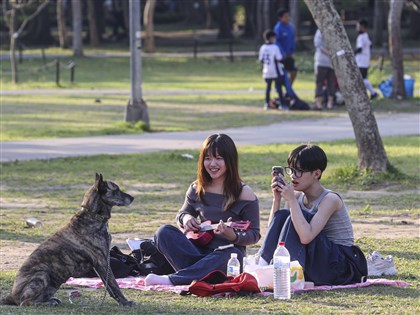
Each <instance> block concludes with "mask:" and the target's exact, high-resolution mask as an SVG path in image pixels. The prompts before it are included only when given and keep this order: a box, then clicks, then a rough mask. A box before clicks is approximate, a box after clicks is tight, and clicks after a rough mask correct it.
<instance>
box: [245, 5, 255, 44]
mask: <svg viewBox="0 0 420 315" xmlns="http://www.w3.org/2000/svg"><path fill="white" fill-rule="evenodd" d="M243 4H244V8H245V26H244V37H247V38H255V35H256V28H257V17H256V11H257V1H253V0H243Z"/></svg>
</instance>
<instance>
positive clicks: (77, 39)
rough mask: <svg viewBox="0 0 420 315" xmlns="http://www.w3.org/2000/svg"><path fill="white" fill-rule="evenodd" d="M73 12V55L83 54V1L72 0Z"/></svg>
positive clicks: (79, 55)
mask: <svg viewBox="0 0 420 315" xmlns="http://www.w3.org/2000/svg"><path fill="white" fill-rule="evenodd" d="M71 8H72V13H73V55H74V56H78V57H81V56H83V38H82V3H81V0H71Z"/></svg>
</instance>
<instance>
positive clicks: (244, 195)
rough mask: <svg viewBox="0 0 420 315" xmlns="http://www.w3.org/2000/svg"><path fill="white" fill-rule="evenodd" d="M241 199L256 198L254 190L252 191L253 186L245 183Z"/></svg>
mask: <svg viewBox="0 0 420 315" xmlns="http://www.w3.org/2000/svg"><path fill="white" fill-rule="evenodd" d="M239 199H240V200H250V201H252V200H255V199H256V196H255V194H254V192H253V191H252V189H251V187H249V186H248V185H245V186H243V187H242V192H241V195H240V196H239Z"/></svg>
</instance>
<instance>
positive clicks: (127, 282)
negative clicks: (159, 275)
mask: <svg viewBox="0 0 420 315" xmlns="http://www.w3.org/2000/svg"><path fill="white" fill-rule="evenodd" d="M144 278H145V277H128V278H121V279H117V282H118V285H119V286H120V288H122V289H135V290H143V291H150V290H151V291H168V292H174V293H178V294H179V293H181V291H187V290H188V287H189V285H176V286H175V285H152V286H145V285H144ZM66 284H67V285H71V286H81V287H89V288H101V287H103V283H102V281H101V279H100V278H69V279H68V280H67V282H66ZM371 285H389V286H394V287H406V286H409V285H410V284H409V283H408V282H404V281H398V280H388V279H368V280H367V281H366V282H363V283H355V284H348V285H321V286H307V287H305V288H304V289H303V290H299V291H327V290H337V289H350V288H361V287H368V286H371ZM259 294H260V295H263V296H268V295H272V293H271V292H263V293H259Z"/></svg>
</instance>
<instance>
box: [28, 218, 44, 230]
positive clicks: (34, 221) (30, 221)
mask: <svg viewBox="0 0 420 315" xmlns="http://www.w3.org/2000/svg"><path fill="white" fill-rule="evenodd" d="M26 224H27V225H28V227H30V228H38V227H40V226H41V225H42V222H41V221H39V220H38V219H37V218H29V219H27V220H26Z"/></svg>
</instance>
